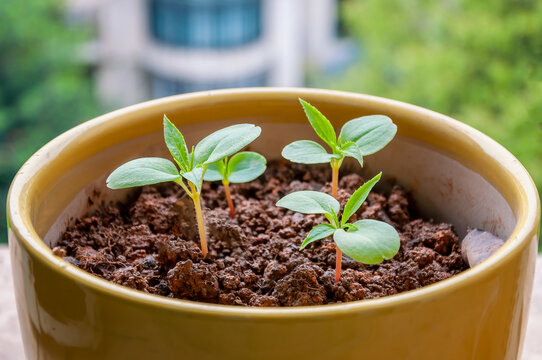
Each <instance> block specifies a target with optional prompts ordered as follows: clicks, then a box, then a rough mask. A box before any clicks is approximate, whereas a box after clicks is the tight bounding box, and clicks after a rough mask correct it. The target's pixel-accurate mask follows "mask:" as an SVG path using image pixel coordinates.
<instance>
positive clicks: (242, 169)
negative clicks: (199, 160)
mask: <svg viewBox="0 0 542 360" xmlns="http://www.w3.org/2000/svg"><path fill="white" fill-rule="evenodd" d="M266 163H267V161H266V160H265V158H264V157H263V156H262V155H260V154H258V153H255V152H252V151H243V152H240V153H237V154H235V155H233V156H232V157H231V158H229V159H228V158H224V159H222V160H220V161H217V162H216V163H213V164H211V165H209V167H208V168H207V171H206V172H205V176H204V177H203V179H204V180H205V181H217V180H222V181H226V182H228V183H245V182H249V181H252V180H254V179H256V178H257V177H258V176H260V175H261V174H263V173H264V171H265V169H266Z"/></svg>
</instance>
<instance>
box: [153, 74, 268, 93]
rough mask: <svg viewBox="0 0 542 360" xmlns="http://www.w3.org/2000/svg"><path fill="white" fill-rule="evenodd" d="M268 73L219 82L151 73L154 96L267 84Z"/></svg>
mask: <svg viewBox="0 0 542 360" xmlns="http://www.w3.org/2000/svg"><path fill="white" fill-rule="evenodd" d="M266 85H267V73H261V74H257V75H255V76H252V77H248V78H245V79H239V80H233V81H222V82H220V81H217V82H193V81H183V80H173V79H168V78H165V77H161V76H157V75H151V87H152V96H153V98H159V97H163V96H169V95H175V94H182V93H188V92H194V91H204V90H212V89H226V88H236V87H253V86H266Z"/></svg>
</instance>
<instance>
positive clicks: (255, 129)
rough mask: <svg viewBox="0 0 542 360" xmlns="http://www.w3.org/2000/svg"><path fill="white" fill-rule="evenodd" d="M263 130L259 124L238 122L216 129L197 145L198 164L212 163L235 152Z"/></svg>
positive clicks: (195, 155)
mask: <svg viewBox="0 0 542 360" xmlns="http://www.w3.org/2000/svg"><path fill="white" fill-rule="evenodd" d="M261 132H262V129H261V128H260V127H259V126H255V125H252V124H237V125H232V126H228V127H226V128H224V129H220V130H218V131H215V132H214V133H212V134H211V135H209V136H207V137H205V138H204V139H203V140H201V141H200V142H199V143H198V144H197V145H196V148H195V150H194V159H195V161H196V165H199V164H203V165H207V164H212V163H214V162H216V161H218V160H221V159H223V158H225V157H227V156H230V155H232V154H235V153H236V152H238V151H239V150H241V149H242V148H244V147H245V146H247V145H248V144H250V143H251V142H252V141H254V139H256V138H257V137H258V136H260V133H261Z"/></svg>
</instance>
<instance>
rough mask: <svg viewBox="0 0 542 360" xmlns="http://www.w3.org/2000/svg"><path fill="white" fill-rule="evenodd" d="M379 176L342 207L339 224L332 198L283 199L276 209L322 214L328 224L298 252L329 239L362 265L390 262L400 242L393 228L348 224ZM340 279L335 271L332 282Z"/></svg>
mask: <svg viewBox="0 0 542 360" xmlns="http://www.w3.org/2000/svg"><path fill="white" fill-rule="evenodd" d="M381 174H382V173H380V174H378V175H376V176H375V177H374V178H372V179H371V180H369V181H367V182H366V183H365V184H363V185H362V186H361V187H360V188H359V189H357V190H356V191H355V192H354V193H353V194H352V196H351V197H350V199H348V202H347V203H346V205H345V206H344V210H343V212H342V215H341V219H340V221H339V217H338V214H339V211H340V209H341V205H340V204H339V202H338V201H337V200H336V199H335V198H334V197H332V196H330V195H328V194H326V193H322V192H318V191H297V192H294V193H291V194H288V195H286V196H285V197H283V198H282V199H280V200H279V201H278V202H277V206H280V207H284V208H286V209H289V210H292V211H296V212H299V213H302V214H323V215H324V216H325V217H326V219H327V220H328V221H329V224H327V223H325V224H319V225H316V226H315V227H314V228H313V229H312V230H311V231H310V232H309V234H308V235H307V237H306V238H305V240H304V241H303V243H302V244H301V248H300V249H301V250H303V249H304V248H305V247H306V246H307V245H309V244H310V243H313V242H315V241H317V240H322V239H325V238H327V237H328V236H333V241H335V244H336V245H337V247H338V248H339V249H340V250H341V251H342V252H344V253H345V254H346V255H348V256H350V257H351V258H352V259H354V260H356V261H359V262H361V263H364V264H378V263H380V262H382V261H384V260H387V259H391V258H392V257H394V256H395V254H397V252H398V251H399V247H400V245H401V241H400V239H399V234H398V233H397V231H396V230H395V229H394V228H393V226H391V225H389V224H386V223H385V222H382V221H378V220H372V219H365V220H359V221H356V222H354V223H349V222H348V220H349V219H350V218H351V217H352V215H354V213H355V212H356V211H357V210H358V209H359V208H360V206H361V205H362V204H363V202H364V201H365V199H367V196H368V195H369V193H370V192H371V189H372V188H373V186H374V185H375V184H376V183H377V182H378V180H380V176H381ZM340 277H341V269H340V267H339V268H336V269H335V282H336V283H337V282H338V281H339V279H340Z"/></svg>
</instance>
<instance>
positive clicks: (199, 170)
mask: <svg viewBox="0 0 542 360" xmlns="http://www.w3.org/2000/svg"><path fill="white" fill-rule="evenodd" d="M203 173H204V169H203V167H201V166H197V167H195V168H193V169H192V170H191V171H187V172H183V173H181V175H182V176H183V178H185V179H186V180H188V181H190V182H191V183H192V184H194V185H195V186H196V191H197V192H198V194H199V193H200V192H201V183H202V181H203Z"/></svg>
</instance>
